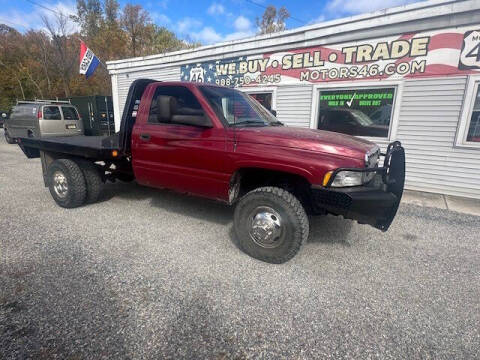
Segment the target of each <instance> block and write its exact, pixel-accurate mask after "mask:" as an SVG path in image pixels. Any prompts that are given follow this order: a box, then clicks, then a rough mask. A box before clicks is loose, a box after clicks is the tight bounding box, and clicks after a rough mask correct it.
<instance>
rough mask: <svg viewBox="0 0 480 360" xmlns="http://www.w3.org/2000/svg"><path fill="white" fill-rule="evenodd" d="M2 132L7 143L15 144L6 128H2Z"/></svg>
mask: <svg viewBox="0 0 480 360" xmlns="http://www.w3.org/2000/svg"><path fill="white" fill-rule="evenodd" d="M3 131H4V134H3V135H5V141H6V142H7V144H15V143H16V141H15V139H14V138H12V137H10V134H9V133H8V131H7V129H4V130H3Z"/></svg>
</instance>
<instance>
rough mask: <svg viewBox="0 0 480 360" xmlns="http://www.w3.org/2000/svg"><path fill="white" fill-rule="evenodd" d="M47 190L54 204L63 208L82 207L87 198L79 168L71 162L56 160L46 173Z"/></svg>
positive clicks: (85, 187)
mask: <svg viewBox="0 0 480 360" xmlns="http://www.w3.org/2000/svg"><path fill="white" fill-rule="evenodd" d="M47 179H48V188H49V190H50V194H51V195H52V197H53V199H54V200H55V202H56V203H57V204H58V205H60V206H61V207H64V208H75V207H79V206H81V205H83V204H84V203H85V200H86V198H87V185H86V181H85V177H84V175H83V172H82V169H80V166H78V165H77V163H75V161H73V160H69V159H58V160H55V161H54V162H52V163H51V164H50V166H49V167H48V172H47Z"/></svg>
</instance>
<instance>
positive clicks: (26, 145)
mask: <svg viewBox="0 0 480 360" xmlns="http://www.w3.org/2000/svg"><path fill="white" fill-rule="evenodd" d="M18 145H19V146H20V148H21V149H22V151H23V153H24V154H25V155H26V156H27V158H30V159H31V158H38V157H40V152H39V151H45V152H52V153H58V154H66V155H69V156H76V157H81V158H86V159H92V160H95V161H101V160H115V159H118V157H119V154H120V153H119V151H118V150H117V149H111V148H92V147H88V146H81V145H73V144H68V143H62V142H55V141H45V140H42V139H38V138H36V139H35V138H18Z"/></svg>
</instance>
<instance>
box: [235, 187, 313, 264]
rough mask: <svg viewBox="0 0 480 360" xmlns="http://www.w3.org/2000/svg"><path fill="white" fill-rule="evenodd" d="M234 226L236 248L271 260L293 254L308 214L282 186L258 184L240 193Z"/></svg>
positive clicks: (281, 260) (305, 230)
mask: <svg viewBox="0 0 480 360" xmlns="http://www.w3.org/2000/svg"><path fill="white" fill-rule="evenodd" d="M234 229H235V233H236V236H237V239H238V244H239V246H240V248H241V249H242V250H243V251H244V252H245V253H247V254H248V255H250V256H252V257H254V258H256V259H259V260H262V261H265V262H268V263H273V264H281V263H284V262H287V261H288V260H290V259H291V258H293V257H294V256H295V255H296V254H297V253H298V251H299V250H300V248H301V246H302V245H303V243H305V242H306V240H307V238H308V232H309V223H308V217H307V214H306V213H305V210H304V208H303V207H302V205H301V203H300V201H298V199H297V198H296V197H295V196H293V195H292V194H291V193H289V192H288V191H286V190H283V189H281V188H277V187H261V188H258V189H255V190H252V191H250V192H249V193H247V194H246V195H245V196H243V197H242V198H241V199H240V201H239V202H238V204H237V206H236V208H235V214H234Z"/></svg>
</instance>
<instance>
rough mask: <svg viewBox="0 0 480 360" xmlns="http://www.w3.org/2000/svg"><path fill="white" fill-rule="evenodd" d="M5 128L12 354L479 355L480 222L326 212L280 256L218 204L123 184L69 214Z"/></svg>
mask: <svg viewBox="0 0 480 360" xmlns="http://www.w3.org/2000/svg"><path fill="white" fill-rule="evenodd" d="M0 137H1V138H0V194H1V196H0V239H1V242H0V246H1V248H0V290H1V291H0V359H25V358H39V359H50V358H58V359H101V358H109V359H123V358H128V359H160V358H175V359H179V358H188V359H193V358H195V359H202V358H209V359H243V358H265V359H277V358H295V359H300V358H380V359H387V358H401V359H406V358H409V359H410V358H422V359H426V358H434V359H453V358H458V359H466V358H478V357H479V356H480V353H479V351H480V329H479V328H480V257H479V255H480V237H479V232H480V218H479V217H474V216H467V215H463V214H458V213H454V212H449V211H446V210H440V209H431V208H421V207H416V206H413V205H403V206H402V207H401V209H400V212H399V215H398V216H397V218H396V220H395V222H394V224H393V225H392V228H391V229H390V231H389V232H387V233H386V234H383V233H381V232H379V231H377V230H374V229H372V228H370V227H368V226H362V225H358V224H354V223H352V222H350V221H348V220H344V219H340V218H335V217H323V218H314V219H312V222H311V228H312V229H311V234H310V239H309V242H308V244H307V245H306V246H305V247H304V248H303V250H302V251H301V252H300V254H299V255H297V257H295V258H294V259H293V260H292V261H290V262H288V263H287V264H284V265H270V264H266V263H262V262H259V261H256V260H254V259H252V258H250V257H248V256H247V255H244V254H243V253H242V252H241V251H240V250H238V249H237V247H236V246H235V242H234V241H233V240H232V239H233V237H232V214H233V211H232V209H230V208H228V207H226V206H223V205H221V204H217V203H212V202H209V201H205V200H201V199H196V198H192V197H186V196H182V195H177V194H173V193H171V192H168V191H157V190H152V189H148V188H144V187H140V186H138V185H128V184H120V183H116V184H108V185H107V186H106V189H105V192H104V195H103V198H102V201H101V202H100V203H97V204H94V205H90V206H86V207H82V208H79V209H73V210H65V209H62V208H60V207H58V206H56V205H55V203H54V202H53V200H52V198H51V197H50V194H49V192H48V190H47V189H46V188H44V187H43V183H42V177H41V165H40V162H39V160H38V159H35V160H28V159H26V158H25V157H24V155H23V153H22V152H21V150H20V149H19V148H18V146H16V145H7V144H6V143H5V141H4V138H3V130H0Z"/></svg>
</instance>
